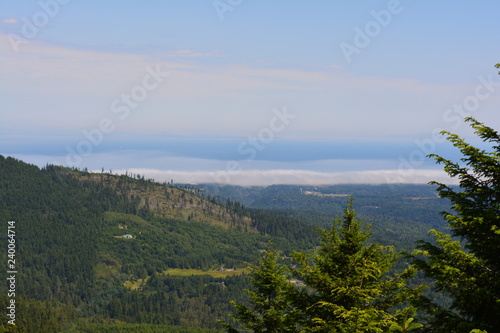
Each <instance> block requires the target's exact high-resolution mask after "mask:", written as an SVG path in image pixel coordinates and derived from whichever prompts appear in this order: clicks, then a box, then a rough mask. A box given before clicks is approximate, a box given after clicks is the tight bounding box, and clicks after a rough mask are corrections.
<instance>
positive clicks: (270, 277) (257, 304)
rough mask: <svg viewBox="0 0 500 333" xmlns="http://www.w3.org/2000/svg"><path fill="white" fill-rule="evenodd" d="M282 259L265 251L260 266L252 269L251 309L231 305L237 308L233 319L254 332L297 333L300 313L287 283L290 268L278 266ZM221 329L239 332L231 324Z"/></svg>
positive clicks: (235, 304)
mask: <svg viewBox="0 0 500 333" xmlns="http://www.w3.org/2000/svg"><path fill="white" fill-rule="evenodd" d="M279 257H280V254H279V252H278V251H276V250H268V251H264V252H263V257H262V259H261V260H260V261H259V262H258V264H257V265H252V266H250V267H251V269H252V276H251V277H250V280H251V283H252V286H253V288H254V289H253V290H246V292H247V293H248V295H249V296H250V305H251V307H247V306H245V305H242V304H238V303H236V302H234V301H233V302H231V303H232V304H233V305H234V307H235V308H236V315H234V316H233V318H234V319H236V320H237V321H238V322H239V324H240V325H241V326H243V327H244V328H245V329H248V330H250V331H251V332H256V333H264V332H266V333H271V332H274V333H278V332H298V328H297V320H296V314H297V310H296V309H293V308H292V307H291V305H292V297H291V294H292V293H293V292H294V289H293V285H292V284H291V283H290V282H289V280H288V279H289V274H287V271H288V270H287V267H286V266H284V265H281V264H279V263H278V259H279ZM222 326H223V327H224V328H225V329H226V331H227V332H231V333H233V332H238V330H237V329H235V328H234V327H233V326H231V325H230V324H229V323H222Z"/></svg>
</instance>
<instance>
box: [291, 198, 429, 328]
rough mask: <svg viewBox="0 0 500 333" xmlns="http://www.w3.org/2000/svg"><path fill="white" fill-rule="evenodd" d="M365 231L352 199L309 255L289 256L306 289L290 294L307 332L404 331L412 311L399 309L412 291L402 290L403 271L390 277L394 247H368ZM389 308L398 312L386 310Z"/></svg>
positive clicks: (411, 325)
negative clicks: (342, 214) (341, 215)
mask: <svg viewBox="0 0 500 333" xmlns="http://www.w3.org/2000/svg"><path fill="white" fill-rule="evenodd" d="M370 235H371V233H370V231H369V230H368V229H367V227H363V225H362V222H361V221H360V220H358V219H356V214H355V211H354V209H353V207H352V199H351V201H350V203H349V204H348V206H347V208H346V209H345V211H344V216H343V218H342V219H339V220H337V221H336V223H334V225H333V226H332V227H331V229H329V230H321V245H320V247H319V248H318V249H317V250H315V251H314V252H313V253H312V254H305V253H295V254H294V259H295V260H296V261H297V262H298V266H297V267H298V268H297V269H296V271H295V274H296V275H297V276H298V277H299V278H300V279H301V280H302V281H303V282H304V283H305V285H306V286H307V287H306V288H304V289H303V290H302V291H301V292H300V293H298V294H297V295H296V296H297V297H296V301H295V303H296V306H297V307H298V308H299V309H300V312H301V314H302V318H301V324H302V326H303V327H305V331H307V332H346V333H347V332H349V333H351V332H377V333H378V332H406V331H408V330H410V329H413V328H418V327H420V326H421V325H420V324H417V323H413V318H412V315H413V314H414V312H415V310H414V309H413V308H412V307H405V306H404V304H405V303H406V302H407V300H409V299H410V298H411V297H412V295H413V294H415V293H416V291H415V290H410V289H409V288H407V287H406V279H407V278H409V277H410V276H411V275H412V274H413V270H412V269H408V270H407V271H405V272H404V273H401V274H399V275H394V276H390V275H389V273H388V272H389V270H391V269H392V268H393V266H394V264H395V261H396V260H397V255H396V253H395V251H394V249H393V248H392V247H390V246H381V245H379V244H375V243H371V244H369V243H368V239H369V237H370ZM395 307H399V308H400V310H399V311H396V312H393V311H390V310H391V309H394V308H395Z"/></svg>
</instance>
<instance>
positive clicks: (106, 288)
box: [0, 156, 314, 332]
mask: <svg viewBox="0 0 500 333" xmlns="http://www.w3.org/2000/svg"><path fill="white" fill-rule="evenodd" d="M0 202H2V207H1V209H0V220H2V221H4V222H3V223H4V225H5V223H7V221H15V225H16V242H17V248H16V250H17V252H16V264H17V269H18V272H19V274H18V276H17V281H16V283H17V284H16V285H17V294H16V297H17V301H18V309H17V310H18V312H17V313H18V317H17V319H16V320H17V322H16V323H17V324H18V327H17V330H13V331H17V332H34V331H36V332H60V331H68V330H69V331H72V332H78V331H85V330H84V328H85V327H86V326H88V325H87V323H90V322H93V323H95V324H96V325H102V327H103V330H105V328H104V327H107V326H106V325H111V324H112V325H115V326H116V325H118V326H120V325H121V324H123V323H128V324H130V325H135V324H139V323H149V324H155V325H159V326H158V327H159V330H163V331H175V329H174V328H171V327H169V328H168V329H167V328H165V327H167V326H165V325H177V326H178V325H181V326H183V327H190V329H189V330H190V331H193V332H194V331H197V330H198V329H197V328H196V327H204V328H207V329H208V328H210V329H215V328H218V325H217V322H216V319H218V318H221V319H227V316H228V314H229V313H230V312H231V311H232V307H231V305H230V302H229V301H230V300H234V299H236V300H238V299H241V297H242V295H243V289H244V288H246V287H248V282H247V280H246V278H245V276H242V275H241V274H244V273H245V271H244V270H243V268H245V267H246V265H247V263H248V262H254V261H255V260H256V259H257V258H258V257H259V254H260V251H261V250H262V249H263V248H265V246H266V244H267V243H268V242H269V241H270V240H272V241H273V242H274V243H275V244H276V246H277V247H279V248H283V249H286V248H287V247H288V248H289V249H307V248H310V247H311V246H313V245H314V244H312V243H311V241H310V240H311V239H312V238H313V237H312V236H311V235H314V230H313V228H306V227H305V226H304V225H303V224H300V223H299V222H297V221H295V220H293V219H289V218H285V217H277V216H275V215H272V214H271V215H270V214H263V215H260V216H251V214H250V213H249V212H247V211H246V210H245V209H244V207H242V206H241V205H239V204H238V203H235V202H230V201H229V202H228V203H227V205H224V204H221V203H217V202H215V200H213V198H203V197H202V196H201V195H200V194H199V193H196V191H195V190H190V189H186V188H176V187H174V186H171V185H168V184H157V183H154V182H152V181H149V180H145V179H144V178H143V177H137V176H136V177H128V176H117V175H110V174H105V173H102V174H95V173H94V174H92V173H87V172H82V171H79V170H75V169H68V168H63V167H57V166H50V165H48V166H46V167H45V168H42V169H40V168H38V167H36V166H34V165H29V164H26V163H24V162H21V161H18V160H15V159H13V158H5V157H3V156H0ZM275 220H276V221H278V223H279V224H280V225H282V226H288V228H286V229H288V230H286V231H287V233H282V232H281V231H285V229H283V227H281V228H279V229H276V228H271V227H270V226H272V225H273V223H274V222H273V221H275ZM294 226H295V227H294ZM5 230H6V229H5ZM266 230H267V231H266ZM289 230H292V232H291V233H290V232H289ZM306 230H308V231H306ZM3 235H4V236H3V237H2V238H1V246H2V248H4V249H5V248H7V238H6V237H5V233H3ZM285 235H286V238H285V237H284V236H285ZM6 255H7V252H6V251H2V253H1V263H2V264H1V265H2V266H1V267H2V269H3V271H4V272H6V271H7V269H6V266H5V265H6V263H7V257H6ZM174 269H175V270H174ZM187 269H190V270H189V271H186V272H191V273H189V274H196V276H185V274H181V273H179V272H183V270H187ZM216 270H220V271H222V272H221V273H220V274H217V275H216V276H215V274H213V273H211V272H213V271H216ZM172 272H176V274H180V275H181V276H173V275H172V274H171V273H172ZM193 272H194V273H193ZM235 272H236V273H235ZM238 272H240V273H238ZM226 273H227V274H226ZM6 295H7V290H6V284H2V285H1V287H0V306H7V302H8V301H9V299H8V298H7V296H6ZM4 325H5V322H4ZM92 327H93V328H92V331H94V332H99V330H97V329H96V328H95V326H92ZM124 327H125V326H124ZM199 331H202V330H199Z"/></svg>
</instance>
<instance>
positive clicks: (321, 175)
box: [114, 169, 457, 186]
mask: <svg viewBox="0 0 500 333" xmlns="http://www.w3.org/2000/svg"><path fill="white" fill-rule="evenodd" d="M125 172H128V174H130V173H133V174H139V175H144V176H145V177H146V178H152V179H155V180H156V181H158V182H164V181H166V182H170V181H171V180H173V181H174V183H182V184H202V183H219V184H221V185H241V186H268V185H335V184H400V183H406V184H423V183H428V182H429V181H431V180H435V181H439V182H442V183H446V184H457V182H456V181H455V180H453V179H451V178H449V177H448V176H447V174H446V173H444V172H443V171H441V170H372V171H355V172H333V173H328V172H315V171H307V170H241V171H232V172H227V171H222V170H221V171H179V170H157V169H129V170H116V171H114V173H118V174H125Z"/></svg>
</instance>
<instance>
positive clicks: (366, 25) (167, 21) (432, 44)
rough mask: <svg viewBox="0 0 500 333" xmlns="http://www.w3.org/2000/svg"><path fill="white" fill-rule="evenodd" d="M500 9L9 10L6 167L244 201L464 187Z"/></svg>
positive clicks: (47, 0)
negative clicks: (457, 176) (225, 193)
mask: <svg viewBox="0 0 500 333" xmlns="http://www.w3.org/2000/svg"><path fill="white" fill-rule="evenodd" d="M499 10H500V3H497V2H494V1H486V2H483V3H481V5H480V6H479V5H477V3H475V2H472V1H456V2H453V3H446V2H418V1H397V0H389V1H378V0H377V1H349V2H345V1H343V2H341V1H317V2H314V3H311V2H308V1H305V0H301V1H294V2H283V1H244V0H240V1H231V2H228V1H222V0H221V1H218V0H216V1H190V2H185V1H184V2H183V1H163V2H151V3H147V4H146V3H144V2H140V1H133V0H125V1H116V0H113V1H106V2H104V3H103V2H97V1H93V0H91V1H85V2H76V1H66V0H65V1H62V0H42V1H32V0H29V1H23V2H19V1H4V2H2V3H0V70H1V73H2V76H1V77H0V87H1V89H0V98H1V102H0V103H1V106H2V111H1V113H0V154H2V155H5V156H13V157H15V158H19V159H21V160H23V161H26V162H29V163H33V164H36V165H38V166H43V165H45V164H47V163H50V164H58V165H64V166H68V167H72V166H76V167H78V168H80V169H83V168H88V169H89V170H96V171H97V170H101V168H104V169H105V170H107V171H108V170H113V172H114V173H115V172H125V171H126V170H128V171H132V172H134V171H133V170H136V173H140V174H144V175H145V176H146V177H148V178H155V179H156V180H158V181H168V180H170V179H172V178H173V179H174V180H175V181H176V182H178V183H206V182H213V181H215V182H219V183H222V184H238V185H245V186H247V185H270V184H309V185H320V184H341V183H367V184H378V183H388V184H393V183H427V182H429V181H431V180H437V181H441V182H446V183H456V180H450V179H449V178H447V176H446V175H445V174H444V172H443V171H442V165H436V164H435V163H434V161H433V160H432V159H429V158H427V157H426V156H427V155H428V154H431V153H436V154H440V155H442V156H444V157H446V158H450V159H453V160H458V159H459V158H460V154H459V153H458V152H457V151H456V149H454V148H453V147H452V146H451V144H450V143H448V142H447V141H446V140H444V138H443V136H441V135H439V134H438V133H439V132H440V131H442V130H446V131H450V132H453V133H457V134H459V135H461V136H463V137H465V138H466V140H468V141H470V142H472V143H473V144H476V145H480V146H481V145H482V143H481V142H478V140H477V139H476V138H475V137H474V134H473V131H472V130H471V129H470V128H469V127H468V125H466V124H464V122H463V119H464V117H467V116H473V117H475V118H476V119H478V120H479V121H481V122H484V123H485V124H486V125H488V126H490V127H493V128H495V129H499V128H500V118H499V117H498V116H497V109H498V105H500V104H499V102H500V76H499V75H497V74H498V73H497V72H498V71H497V70H496V69H495V68H494V67H493V66H494V64H496V63H498V62H500V57H499V55H500V46H499V45H497V43H494V42H493V41H494V40H495V37H496V32H497V31H498V29H495V27H498V26H499V25H500V23H499V22H498V19H497V18H496V15H497V13H498V12H499Z"/></svg>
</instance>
